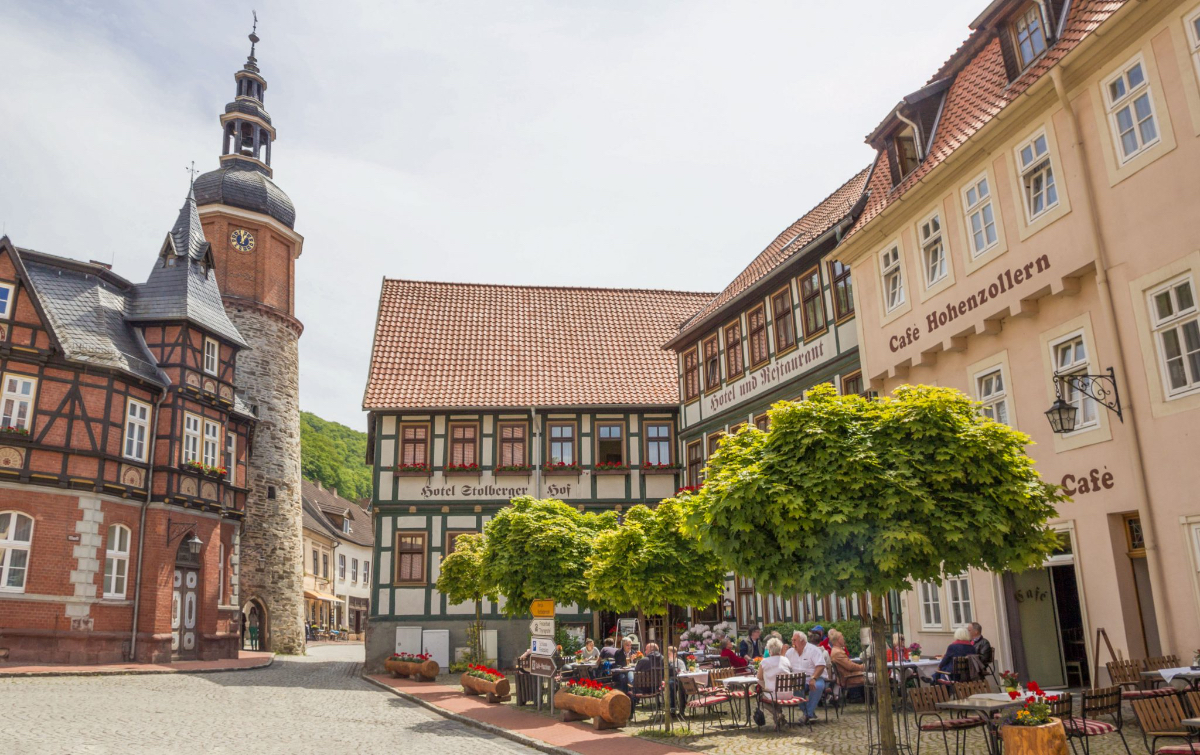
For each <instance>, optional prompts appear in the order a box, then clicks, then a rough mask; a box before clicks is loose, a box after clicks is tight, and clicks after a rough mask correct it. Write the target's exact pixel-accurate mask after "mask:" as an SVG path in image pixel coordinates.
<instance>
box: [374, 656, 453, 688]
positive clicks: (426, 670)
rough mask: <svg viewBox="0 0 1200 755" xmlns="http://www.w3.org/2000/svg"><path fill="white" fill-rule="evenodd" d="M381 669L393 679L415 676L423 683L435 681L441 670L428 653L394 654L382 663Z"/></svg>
mask: <svg viewBox="0 0 1200 755" xmlns="http://www.w3.org/2000/svg"><path fill="white" fill-rule="evenodd" d="M383 667H384V668H385V669H387V670H388V672H390V673H391V675H392V676H394V677H398V678H399V677H409V676H415V677H417V678H418V679H420V680H421V681H423V682H432V681H437V675H438V671H440V670H441V669H440V668H439V667H438V662H437V661H435V660H433V659H432V658H430V657H429V653H420V654H413V653H394V654H392V656H391V657H390V658H388V659H387V660H386V661H384V662H383Z"/></svg>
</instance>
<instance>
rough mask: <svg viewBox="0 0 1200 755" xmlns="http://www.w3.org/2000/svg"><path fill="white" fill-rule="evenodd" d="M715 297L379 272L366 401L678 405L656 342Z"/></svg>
mask: <svg viewBox="0 0 1200 755" xmlns="http://www.w3.org/2000/svg"><path fill="white" fill-rule="evenodd" d="M712 296H713V295H712V294H711V293H707V294H706V293H687V292H681V291H649V290H636V289H604V288H557V287H539V286H498V285H483V284H473V283H432V282H426V281H409V280H392V279H384V281H383V291H382V293H381V294H380V299H379V319H378V320H377V322H376V324H375V344H374V347H373V349H372V354H371V367H370V372H369V376H368V378H367V389H366V393H365V394H364V396H363V408H364V409H368V410H370V409H392V408H440V407H491V406H496V407H530V406H596V405H612V406H634V405H659V406H664V405H671V404H677V403H678V402H679V388H678V384H677V377H676V375H677V372H676V363H675V355H674V354H673V353H671V352H667V351H663V350H662V348H661V347H662V344H663V343H664V342H665V341H666V340H667V339H668V338H670V337H671V336H672V335H674V334H675V332H676V328H677V327H678V325H679V323H681V322H683V321H684V320H686V319H687V318H688V317H690V316H691V315H692V314H693V313H694V312H695V311H696V310H697V309H699V308H700V307H701V306H703V305H704V303H705V302H707V301H709V300H710V299H711V298H712Z"/></svg>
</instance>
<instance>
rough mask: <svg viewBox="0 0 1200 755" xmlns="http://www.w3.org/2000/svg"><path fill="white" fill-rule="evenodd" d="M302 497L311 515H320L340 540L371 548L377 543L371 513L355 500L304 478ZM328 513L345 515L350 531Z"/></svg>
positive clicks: (301, 483) (301, 486) (301, 487)
mask: <svg viewBox="0 0 1200 755" xmlns="http://www.w3.org/2000/svg"><path fill="white" fill-rule="evenodd" d="M300 497H301V498H302V499H303V500H304V502H305V503H306V504H308V506H309V507H310V510H311V511H312V514H310V516H313V517H319V518H320V519H321V520H322V521H323V522H324V523H325V529H326V530H327V531H329V532H331V533H332V536H334V537H337V539H339V540H345V541H346V542H350V543H354V544H355V545H361V546H364V547H366V548H370V547H371V546H372V545H374V544H375V535H374V526H373V522H372V520H371V515H370V513H368V512H367V511H366V510H365V509H363V507H362V506H360V505H358V504H357V503H355V502H354V501H348V500H346V499H345V498H342V497H341V496H339V495H338V494H337V493H336V492H335V491H333V490H329V489H328V488H325V487H322V486H321V484H320V483H316V482H312V481H310V480H304V479H302V480H301V481H300ZM328 514H333V515H335V516H341V517H345V518H346V519H348V520H349V521H350V531H349V532H343V531H342V529H341V528H340V527H338V526H337V525H335V524H334V523H333V522H332V521H330V519H329V517H328V516H327V515H328Z"/></svg>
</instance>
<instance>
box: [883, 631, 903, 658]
mask: <svg viewBox="0 0 1200 755" xmlns="http://www.w3.org/2000/svg"><path fill="white" fill-rule="evenodd" d="M887 659H888V663H891V662H892V661H907V660H908V648H906V647H905V646H904V635H902V634H900V633H896V634H893V635H892V647H890V648H888V649H887Z"/></svg>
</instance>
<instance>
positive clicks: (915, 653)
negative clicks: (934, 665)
mask: <svg viewBox="0 0 1200 755" xmlns="http://www.w3.org/2000/svg"><path fill="white" fill-rule="evenodd" d="M908 657H909V658H910V659H912V660H914V661H919V660H921V643H919V642H914V643H913V644H911V645H909V646H908Z"/></svg>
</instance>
